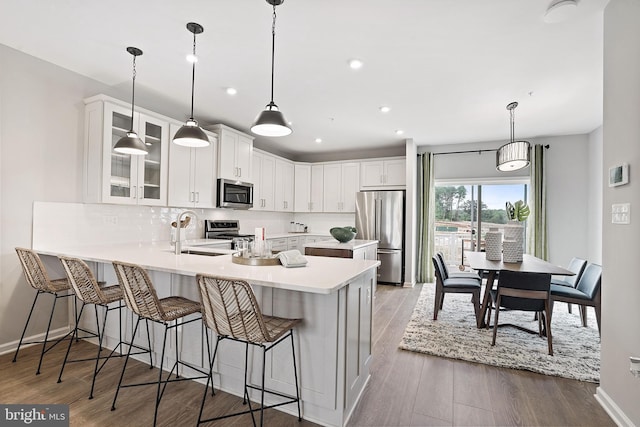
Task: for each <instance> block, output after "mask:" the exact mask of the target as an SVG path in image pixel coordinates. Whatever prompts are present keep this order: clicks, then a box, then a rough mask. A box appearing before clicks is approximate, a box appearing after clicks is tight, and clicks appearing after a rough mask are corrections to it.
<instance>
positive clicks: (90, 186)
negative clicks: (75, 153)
mask: <svg viewBox="0 0 640 427" xmlns="http://www.w3.org/2000/svg"><path fill="white" fill-rule="evenodd" d="M85 104H86V105H85V147H84V148H85V150H84V155H85V161H84V189H83V192H84V195H83V199H84V201H85V202H87V203H118V204H141V205H153V206H164V205H166V204H167V172H168V166H169V163H168V153H169V121H170V119H169V118H166V117H163V116H160V115H155V114H154V113H152V112H148V111H146V110H143V109H138V108H137V109H136V110H135V112H134V115H133V130H134V131H135V132H136V133H137V134H138V136H139V137H140V139H142V141H143V142H144V143H145V144H146V145H147V149H148V150H149V153H148V154H147V155H144V156H143V155H130V154H121V153H116V152H114V151H113V147H114V146H115V144H116V143H117V142H118V140H119V139H120V138H122V137H123V136H125V135H126V133H127V131H128V130H129V129H130V127H131V105H130V104H127V103H125V102H122V101H118V100H116V99H114V98H110V97H107V96H104V95H98V96H94V97H91V98H88V99H85Z"/></svg>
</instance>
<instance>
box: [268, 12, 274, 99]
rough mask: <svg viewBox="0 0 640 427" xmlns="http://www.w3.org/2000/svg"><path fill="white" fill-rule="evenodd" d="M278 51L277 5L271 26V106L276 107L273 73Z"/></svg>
mask: <svg viewBox="0 0 640 427" xmlns="http://www.w3.org/2000/svg"><path fill="white" fill-rule="evenodd" d="M275 51H276V5H275V4H274V5H273V23H272V24H271V102H270V103H269V106H270V107H272V106H275V104H274V103H273V73H274V65H273V64H274V58H275Z"/></svg>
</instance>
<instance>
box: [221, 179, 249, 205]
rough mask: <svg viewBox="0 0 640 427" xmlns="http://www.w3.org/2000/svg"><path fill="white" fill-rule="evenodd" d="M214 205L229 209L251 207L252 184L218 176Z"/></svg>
mask: <svg viewBox="0 0 640 427" xmlns="http://www.w3.org/2000/svg"><path fill="white" fill-rule="evenodd" d="M216 206H217V207H219V208H231V209H250V208H252V207H253V184H251V183H248V182H239V181H232V180H230V179H222V178H219V179H218V195H217V203H216Z"/></svg>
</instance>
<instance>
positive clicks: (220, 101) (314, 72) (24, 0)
mask: <svg viewBox="0 0 640 427" xmlns="http://www.w3.org/2000/svg"><path fill="white" fill-rule="evenodd" d="M607 1H608V0H579V3H578V7H577V8H576V9H575V14H574V15H573V16H572V17H570V19H568V20H566V21H565V22H562V23H555V24H548V23H545V22H544V14H545V11H546V9H547V7H548V5H549V3H550V2H551V0H482V1H478V0H457V1H453V0H395V1H390V0H342V1H337V0H322V1H319V0H286V1H285V2H284V4H282V5H281V6H279V7H278V8H277V24H276V44H275V94H274V101H275V102H276V104H278V105H279V107H280V110H281V111H282V112H283V113H284V115H285V117H286V119H287V120H289V121H290V122H292V127H293V133H292V134H291V135H289V136H286V137H281V138H265V137H257V139H256V143H257V145H258V146H261V147H264V148H267V149H269V148H271V149H272V150H273V151H276V152H279V153H282V154H288V155H289V156H290V157H291V158H293V159H303V158H305V157H309V156H322V155H324V154H327V153H330V152H331V153H334V154H335V152H359V153H361V154H362V155H361V156H360V157H367V155H366V153H367V151H370V152H373V151H374V149H377V148H381V149H384V148H389V147H396V148H398V149H402V147H404V140H405V138H413V140H414V141H415V142H416V143H417V144H418V145H434V144H454V143H466V142H479V141H502V140H508V139H509V113H508V111H507V110H506V108H505V107H506V105H507V104H508V103H509V102H511V101H518V102H519V104H520V105H519V106H518V108H517V109H516V110H515V122H516V123H515V133H516V138H518V139H523V138H532V137H536V136H548V135H565V134H579V133H587V132H590V131H592V130H593V129H595V128H597V127H598V126H600V125H601V123H602V98H603V96H602V68H603V59H602V45H603V28H602V11H603V9H604V6H605V5H606V3H607ZM271 15H272V8H271V6H270V5H269V4H267V2H266V1H265V0H180V1H176V0H135V1H132V0H126V1H125V0H110V1H97V0H56V1H49V0H2V2H1V4H0V43H2V44H5V45H7V46H10V47H12V48H15V49H18V50H20V51H22V52H25V53H27V54H29V55H33V56H35V57H38V58H41V59H43V60H46V61H49V62H52V63H54V64H57V65H59V66H61V67H64V68H66V69H69V70H72V71H74V72H77V73H79V74H82V75H85V76H88V77H90V78H93V79H95V80H98V81H100V82H103V83H105V84H107V85H109V86H112V87H121V88H124V87H126V88H130V85H131V56H130V55H129V54H128V53H127V52H126V50H125V48H126V47H127V46H136V47H138V48H140V49H142V50H143V51H144V55H143V56H141V57H139V58H138V60H137V73H138V74H137V80H136V90H137V91H141V93H145V92H147V93H156V94H159V95H161V97H162V99H164V100H166V102H167V103H168V104H170V105H172V106H173V107H174V108H173V110H175V111H176V113H175V114H173V117H176V118H179V119H182V118H187V117H188V115H189V102H190V87H191V86H190V84H191V80H190V79H191V64H190V63H188V62H187V61H186V60H185V55H186V54H187V53H189V52H190V51H191V49H192V41H193V35H192V34H191V33H189V32H188V31H187V29H186V28H185V25H186V23H187V22H190V21H193V22H197V23H200V24H201V25H202V26H203V27H204V32H203V33H202V34H200V35H198V36H197V53H198V57H199V62H198V63H197V66H196V86H195V87H196V94H195V117H196V119H198V120H199V122H200V123H201V124H202V125H205V124H213V123H225V124H228V125H230V126H232V127H235V128H237V129H240V130H243V131H246V132H248V130H249V127H250V126H251V124H252V122H253V120H254V119H255V117H256V115H257V114H258V113H259V112H260V111H261V110H262V109H263V108H264V106H265V105H266V104H267V103H268V102H269V98H270V87H269V85H270V59H271V57H270V51H271V19H272V16H271ZM352 58H358V59H361V60H362V61H363V62H364V66H363V67H362V68H361V69H359V70H352V69H350V68H349V66H348V61H349V60H350V59H352ZM227 87H233V88H236V89H237V91H238V93H237V94H236V95H234V96H229V95H227V94H226V91H225V90H226V88H227ZM125 100H126V99H125ZM381 106H388V107H390V108H391V111H389V112H388V113H386V114H383V113H381V112H380V111H379V107H381ZM144 107H146V108H148V109H151V110H153V105H144ZM398 129H401V130H403V131H404V133H403V134H402V135H397V134H396V130H398ZM316 138H321V139H322V142H321V143H317V142H315V140H316ZM402 152H403V151H402Z"/></svg>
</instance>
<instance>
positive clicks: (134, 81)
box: [130, 54, 137, 132]
mask: <svg viewBox="0 0 640 427" xmlns="http://www.w3.org/2000/svg"><path fill="white" fill-rule="evenodd" d="M136 56H137V55H135V54H134V55H133V79H132V80H133V87H132V89H131V129H130V132H133V109H134V106H135V105H136Z"/></svg>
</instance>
